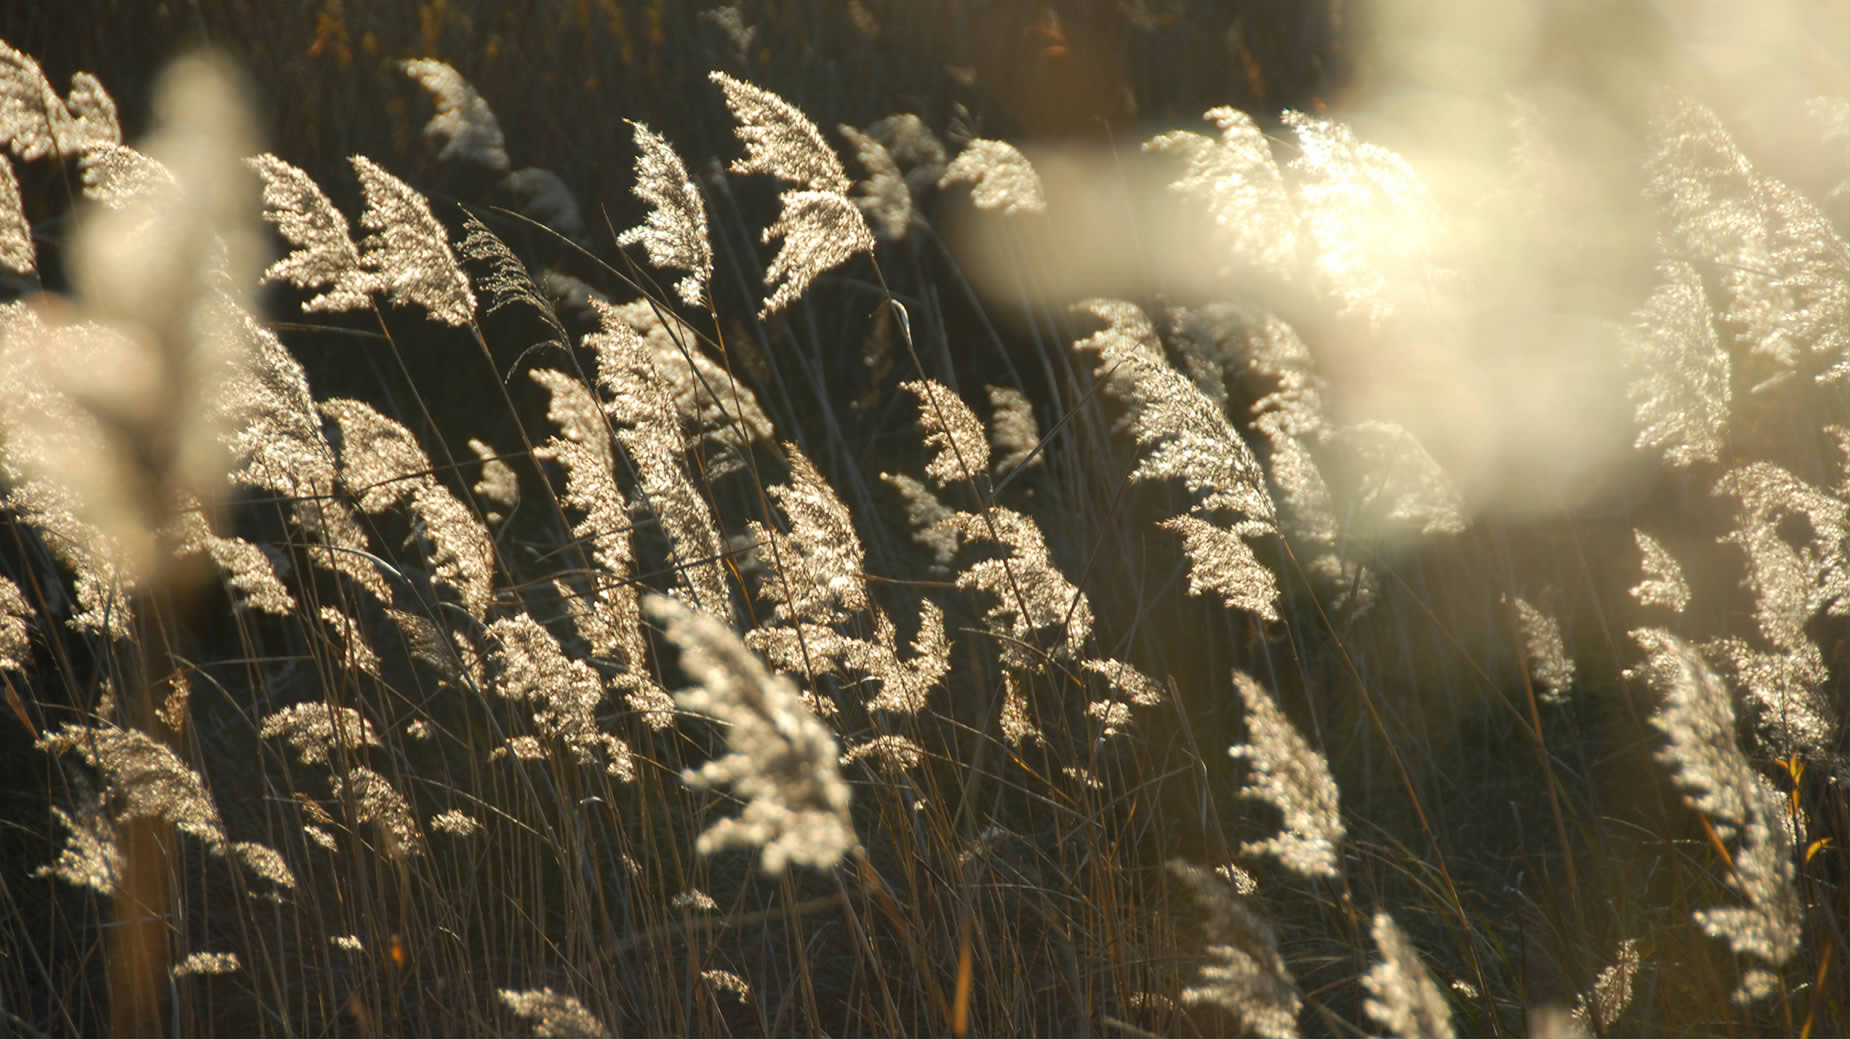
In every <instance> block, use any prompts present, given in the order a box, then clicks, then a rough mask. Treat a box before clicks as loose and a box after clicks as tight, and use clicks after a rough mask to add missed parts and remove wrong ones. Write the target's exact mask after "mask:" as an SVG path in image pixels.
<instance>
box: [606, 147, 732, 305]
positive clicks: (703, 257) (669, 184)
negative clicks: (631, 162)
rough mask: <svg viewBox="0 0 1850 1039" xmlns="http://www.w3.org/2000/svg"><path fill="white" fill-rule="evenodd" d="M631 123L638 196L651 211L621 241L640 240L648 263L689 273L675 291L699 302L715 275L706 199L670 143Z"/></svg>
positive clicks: (632, 242) (689, 302)
mask: <svg viewBox="0 0 1850 1039" xmlns="http://www.w3.org/2000/svg"><path fill="white" fill-rule="evenodd" d="M630 125H631V126H632V127H634V128H635V131H636V197H638V198H640V199H642V200H643V201H644V202H647V203H648V204H649V213H648V215H647V216H646V217H644V219H643V223H642V226H640V227H632V228H630V229H629V230H627V231H625V232H623V233H622V234H620V235H618V236H617V244H619V245H635V244H638V243H640V244H641V245H642V247H643V248H644V249H646V250H648V253H649V262H650V263H653V264H655V265H656V266H657V267H667V268H671V269H673V270H682V271H686V272H688V273H687V277H685V278H682V279H681V280H680V281H678V282H675V291H676V292H677V293H679V294H680V296H681V299H682V300H683V301H684V302H685V303H686V304H687V305H688V306H690V307H697V306H700V305H701V302H702V301H703V300H704V299H705V297H706V291H707V282H708V281H710V280H711V279H712V277H713V247H712V245H711V244H709V242H708V240H707V205H706V202H705V200H703V199H702V198H701V197H700V189H699V188H698V187H696V186H695V185H694V182H693V181H692V180H691V179H689V177H688V175H687V167H685V166H683V165H681V157H680V156H679V155H676V154H675V151H674V149H673V148H672V147H670V146H669V144H668V142H667V141H665V140H663V139H662V136H661V135H660V134H658V133H656V132H655V131H653V130H651V129H649V128H648V127H646V126H644V125H643V124H641V123H636V122H632V123H631V124H630Z"/></svg>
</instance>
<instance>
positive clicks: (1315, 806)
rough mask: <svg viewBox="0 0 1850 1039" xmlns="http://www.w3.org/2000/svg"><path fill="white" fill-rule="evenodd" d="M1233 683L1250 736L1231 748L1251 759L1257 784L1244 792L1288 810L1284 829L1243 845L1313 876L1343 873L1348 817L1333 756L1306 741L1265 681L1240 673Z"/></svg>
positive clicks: (1236, 756) (1243, 756) (1242, 791)
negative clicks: (1342, 808) (1339, 855)
mask: <svg viewBox="0 0 1850 1039" xmlns="http://www.w3.org/2000/svg"><path fill="white" fill-rule="evenodd" d="M1233 684H1234V687H1235V688H1236V689H1238V690H1239V692H1240V699H1241V700H1242V701H1243V702H1244V703H1245V704H1246V729H1247V733H1248V736H1247V740H1248V742H1246V743H1243V744H1240V745H1239V746H1236V747H1230V748H1228V750H1227V753H1228V754H1230V755H1232V756H1233V757H1235V758H1243V759H1245V760H1247V761H1249V762H1251V763H1252V771H1253V776H1252V778H1253V782H1252V784H1251V785H1249V786H1247V787H1246V788H1244V789H1243V790H1241V791H1240V796H1241V797H1249V798H1256V799H1258V800H1263V801H1268V802H1270V803H1271V804H1273V805H1274V806H1276V807H1277V808H1278V810H1279V811H1281V812H1283V813H1285V827H1284V829H1283V830H1281V831H1280V832H1279V833H1278V834H1277V835H1276V836H1273V837H1269V838H1267V839H1265V840H1263V841H1254V842H1249V843H1247V844H1246V845H1245V846H1244V848H1243V850H1244V851H1246V852H1247V853H1249V854H1267V855H1275V856H1277V857H1278V860H1279V861H1280V862H1282V863H1284V865H1285V866H1286V867H1287V868H1289V869H1291V870H1294V871H1295V872H1298V873H1301V874H1303V875H1304V876H1307V877H1319V876H1321V877H1334V876H1337V875H1338V873H1339V870H1340V867H1339V865H1338V860H1337V850H1338V849H1339V848H1340V847H1341V845H1342V839H1343V821H1342V813H1341V811H1340V808H1339V806H1338V803H1337V798H1338V792H1337V788H1336V780H1335V779H1334V778H1332V777H1331V775H1330V764H1329V762H1328V761H1327V760H1325V759H1324V757H1323V755H1321V754H1319V753H1317V752H1316V751H1315V750H1313V749H1312V748H1311V746H1310V745H1309V744H1308V743H1306V742H1304V737H1302V736H1300V735H1298V731H1297V729H1295V728H1293V727H1292V725H1291V721H1290V719H1288V718H1286V717H1285V715H1284V712H1282V711H1280V710H1279V709H1278V704H1277V703H1276V702H1274V701H1273V699H1272V697H1271V695H1270V694H1268V693H1267V692H1266V691H1265V688H1264V687H1263V686H1261V685H1260V684H1259V683H1258V682H1255V681H1253V680H1252V679H1251V678H1249V677H1247V676H1246V675H1243V674H1237V673H1236V674H1235V675H1234V676H1233Z"/></svg>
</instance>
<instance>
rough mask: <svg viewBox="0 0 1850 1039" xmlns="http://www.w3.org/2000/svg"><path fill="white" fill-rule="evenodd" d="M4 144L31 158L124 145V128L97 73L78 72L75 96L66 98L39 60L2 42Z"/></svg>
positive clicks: (0, 127) (0, 133)
mask: <svg viewBox="0 0 1850 1039" xmlns="http://www.w3.org/2000/svg"><path fill="white" fill-rule="evenodd" d="M0 142H4V143H5V145H6V146H7V147H8V148H11V149H12V150H13V154H15V155H17V156H19V157H20V158H21V159H25V160H28V161H30V160H34V159H43V158H46V157H48V156H62V155H78V154H81V153H83V152H85V151H88V150H89V149H91V148H94V147H97V146H99V145H104V144H121V143H122V128H121V127H120V126H119V125H118V123H117V121H116V104H115V102H114V101H113V100H112V99H111V98H110V96H109V93H108V92H107V91H105V90H104V89H103V85H102V84H101V83H100V82H98V81H97V79H96V77H95V76H92V75H90V74H89V73H88V72H79V73H76V74H75V75H73V76H72V77H71V93H70V97H69V98H68V99H67V98H60V97H59V96H58V92H57V90H55V89H53V87H52V85H51V81H50V80H47V79H46V78H45V73H44V71H43V70H41V69H40V68H39V63H38V62H36V61H34V60H33V59H32V58H31V57H29V56H27V55H25V54H21V53H20V52H19V51H17V50H14V49H13V48H12V47H10V46H8V45H7V44H6V43H4V42H0Z"/></svg>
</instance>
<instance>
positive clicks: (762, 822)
mask: <svg viewBox="0 0 1850 1039" xmlns="http://www.w3.org/2000/svg"><path fill="white" fill-rule="evenodd" d="M645 606H646V609H647V610H648V612H649V614H650V616H652V617H654V618H655V619H656V620H657V621H659V622H661V623H662V624H663V625H664V627H665V629H666V633H667V636H668V640H669V641H670V642H673V643H674V644H675V645H677V646H679V647H680V648H681V668H682V670H684V671H686V672H687V673H688V674H689V675H690V676H692V677H693V679H694V680H695V681H696V682H697V683H699V684H698V685H696V686H695V687H694V688H692V689H687V690H683V691H681V692H678V693H676V694H675V699H676V700H677V701H678V702H679V703H680V705H681V708H682V709H683V710H685V711H690V712H693V713H695V714H698V715H703V716H706V717H710V718H712V719H714V720H715V721H718V722H719V723H721V724H722V725H724V726H726V745H727V747H728V748H729V750H728V752H727V753H726V754H725V755H724V756H722V757H720V758H718V759H716V760H713V761H709V762H707V763H706V764H705V765H702V766H701V767H700V768H698V769H689V770H687V771H686V772H684V773H683V774H682V778H683V780H685V781H686V782H687V783H688V784H690V785H693V786H703V787H711V786H730V787H731V788H732V789H733V790H734V791H736V792H737V793H738V794H739V795H740V796H741V797H743V798H744V799H745V807H744V809H743V810H742V811H741V812H740V813H739V815H738V816H737V817H736V818H732V819H722V820H720V821H719V822H717V823H714V824H713V825H712V826H710V827H708V828H707V830H706V832H704V833H702V834H701V835H700V840H699V842H698V844H697V847H698V849H699V850H700V851H701V852H702V853H703V854H711V853H713V852H716V851H722V850H724V849H726V848H733V847H751V848H758V849H759V850H760V851H759V864H760V866H762V868H763V869H764V871H765V872H767V873H781V872H783V870H784V868H785V867H786V866H788V865H790V864H791V863H795V864H797V865H800V866H812V867H815V868H817V869H827V868H829V867H831V866H834V865H835V864H836V863H838V862H840V861H841V860H842V857H843V856H845V855H847V854H849V853H850V852H856V851H858V850H859V849H860V840H859V838H857V837H856V836H855V832H854V824H853V822H852V821H851V820H850V819H849V817H848V803H849V799H850V798H851V796H852V795H851V793H850V791H849V789H848V784H847V783H845V782H844V781H843V780H842V777H841V772H840V766H839V765H838V763H837V762H838V759H839V758H840V756H841V751H840V748H839V747H837V745H836V743H835V737H834V736H833V735H832V734H831V733H830V732H829V730H828V727H827V726H825V725H823V723H822V722H821V721H820V720H818V719H817V718H816V716H815V715H814V714H812V713H810V710H809V708H807V707H805V706H804V704H803V698H802V697H801V696H800V695H798V693H797V690H796V687H795V686H793V685H791V684H790V681H789V680H788V679H786V678H782V677H779V676H775V675H772V674H771V673H770V672H769V671H767V670H765V667H764V664H763V663H761V662H760V661H759V659H758V658H757V656H755V655H754V654H753V653H752V651H751V650H750V649H749V648H747V647H746V645H745V643H743V642H741V641H740V640H739V637H738V636H737V635H735V634H733V632H732V630H731V629H730V628H727V627H726V626H725V625H723V624H720V623H719V622H718V621H716V620H714V619H713V618H711V617H708V616H704V615H701V614H697V613H694V612H693V611H691V610H689V609H688V608H687V607H685V606H682V605H681V604H679V603H677V602H675V601H674V600H672V599H667V598H664V597H661V596H652V597H650V598H649V600H648V601H647V603H646V604H645Z"/></svg>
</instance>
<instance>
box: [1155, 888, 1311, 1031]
mask: <svg viewBox="0 0 1850 1039" xmlns="http://www.w3.org/2000/svg"><path fill="white" fill-rule="evenodd" d="M1169 870H1170V872H1171V873H1174V874H1175V875H1176V877H1178V878H1179V879H1180V880H1181V881H1182V882H1183V883H1184V884H1185V885H1186V886H1187V887H1188V889H1189V891H1190V892H1191V893H1192V894H1193V895H1194V897H1195V901H1196V902H1197V903H1199V905H1200V907H1201V909H1202V910H1203V911H1204V912H1205V913H1206V919H1205V920H1204V921H1203V924H1204V926H1203V929H1204V930H1205V931H1206V933H1207V936H1208V940H1209V943H1210V944H1209V945H1208V950H1207V951H1208V955H1209V956H1210V957H1212V961H1211V962H1209V963H1207V964H1205V965H1203V966H1202V968H1201V983H1200V984H1198V985H1192V986H1190V987H1188V988H1185V989H1183V990H1182V1001H1183V1002H1184V1003H1189V1004H1199V1003H1212V1004H1215V1005H1216V1006H1219V1007H1222V1008H1224V1009H1226V1010H1227V1011H1229V1012H1230V1013H1233V1014H1235V1015H1238V1017H1239V1018H1240V1021H1241V1023H1242V1024H1244V1025H1245V1026H1246V1029H1247V1030H1248V1031H1250V1032H1252V1033H1253V1034H1254V1035H1264V1036H1296V1035H1297V1034H1298V1012H1299V1010H1300V1009H1302V1008H1303V1005H1304V1001H1303V999H1302V998H1301V997H1300V996H1299V995H1298V991H1297V983H1296V982H1295V981H1294V980H1293V979H1292V977H1291V970H1290V968H1289V967H1287V966H1286V965H1285V958H1284V956H1283V955H1281V954H1280V951H1279V945H1278V932H1277V931H1276V930H1274V929H1273V927H1272V923H1271V921H1269V920H1267V919H1266V918H1265V916H1264V915H1262V914H1261V913H1260V912H1259V911H1258V910H1257V909H1256V908H1255V907H1254V906H1253V904H1252V903H1251V902H1250V901H1248V900H1247V899H1246V898H1245V897H1244V896H1241V895H1239V894H1237V893H1236V892H1235V891H1234V890H1233V888H1232V887H1231V886H1230V885H1229V884H1228V883H1227V882H1226V881H1225V880H1223V879H1221V878H1220V877H1218V876H1216V875H1214V873H1212V872H1210V871H1209V870H1205V869H1202V868H1200V867H1199V866H1191V865H1189V864H1187V863H1185V862H1180V861H1175V862H1171V863H1170V864H1169Z"/></svg>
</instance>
